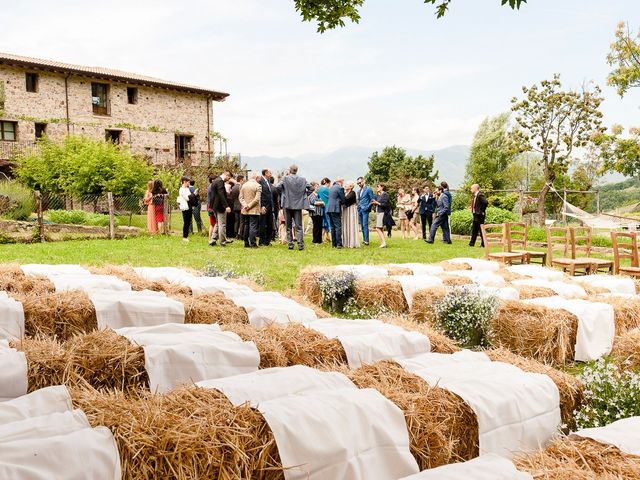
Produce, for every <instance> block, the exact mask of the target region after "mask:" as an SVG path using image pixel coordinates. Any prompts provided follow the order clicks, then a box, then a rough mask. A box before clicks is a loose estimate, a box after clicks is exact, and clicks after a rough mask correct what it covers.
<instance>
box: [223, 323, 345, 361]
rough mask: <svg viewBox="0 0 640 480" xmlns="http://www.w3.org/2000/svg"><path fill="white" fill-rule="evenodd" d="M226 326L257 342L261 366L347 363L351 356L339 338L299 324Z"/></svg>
mask: <svg viewBox="0 0 640 480" xmlns="http://www.w3.org/2000/svg"><path fill="white" fill-rule="evenodd" d="M223 328H224V329H225V330H228V331H231V332H235V333H236V334H238V335H239V336H240V337H241V338H242V339H243V340H246V341H253V342H254V343H255V344H256V347H257V348H258V351H259V352H260V368H269V367H289V366H292V365H306V366H308V367H320V366H332V365H346V364H347V355H346V353H345V351H344V349H343V348H342V344H341V343H340V341H339V340H337V339H329V338H327V337H325V336H324V335H322V334H321V333H319V332H316V331H315V330H312V329H310V328H306V327H304V326H303V325H301V324H298V323H288V324H286V325H280V324H272V325H269V326H267V327H264V328H255V327H253V326H251V325H238V324H235V325H225V326H224V327H223Z"/></svg>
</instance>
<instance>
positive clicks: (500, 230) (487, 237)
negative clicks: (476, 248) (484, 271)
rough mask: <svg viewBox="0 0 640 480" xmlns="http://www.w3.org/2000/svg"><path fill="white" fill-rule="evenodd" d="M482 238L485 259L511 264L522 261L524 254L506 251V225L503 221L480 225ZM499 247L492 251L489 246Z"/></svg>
mask: <svg viewBox="0 0 640 480" xmlns="http://www.w3.org/2000/svg"><path fill="white" fill-rule="evenodd" d="M481 229H482V238H483V239H484V257H485V258H486V259H487V260H496V261H498V262H502V263H506V264H508V265H512V264H513V262H518V263H524V254H523V253H517V252H509V251H507V248H506V247H507V243H506V242H507V240H506V232H507V226H506V225H505V224H504V223H500V224H488V225H481ZM496 246H499V247H500V251H499V252H492V251H491V247H496Z"/></svg>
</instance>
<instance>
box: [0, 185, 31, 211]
mask: <svg viewBox="0 0 640 480" xmlns="http://www.w3.org/2000/svg"><path fill="white" fill-rule="evenodd" d="M34 210H35V199H34V196H33V192H32V191H31V190H29V189H28V188H27V187H25V186H23V185H21V184H19V183H18V182H15V181H13V180H5V181H0V215H2V216H4V217H6V218H9V219H11V220H28V219H29V217H30V216H31V213H33V211H34Z"/></svg>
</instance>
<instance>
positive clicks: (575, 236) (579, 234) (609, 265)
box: [569, 226, 613, 273]
mask: <svg viewBox="0 0 640 480" xmlns="http://www.w3.org/2000/svg"><path fill="white" fill-rule="evenodd" d="M592 234H593V230H592V229H591V227H587V226H583V227H571V228H570V229H569V235H570V238H571V258H576V252H578V251H581V252H584V254H585V257H587V258H589V259H590V260H591V273H598V272H600V271H604V272H605V273H613V261H612V260H604V259H602V258H591V242H592V238H591V236H592Z"/></svg>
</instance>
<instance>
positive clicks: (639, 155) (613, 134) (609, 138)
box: [589, 125, 640, 177]
mask: <svg viewBox="0 0 640 480" xmlns="http://www.w3.org/2000/svg"><path fill="white" fill-rule="evenodd" d="M622 134H623V128H622V126H620V125H614V126H613V128H611V131H610V132H599V133H598V134H596V135H594V136H593V139H592V140H593V141H592V145H591V148H590V149H589V151H590V155H591V156H592V157H596V158H598V159H599V160H600V161H601V164H600V165H599V166H600V170H601V171H607V170H611V169H613V170H615V171H617V172H619V173H622V174H623V175H625V176H629V177H630V176H639V175H640V129H639V128H630V129H629V135H628V136H626V137H623V136H622Z"/></svg>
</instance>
